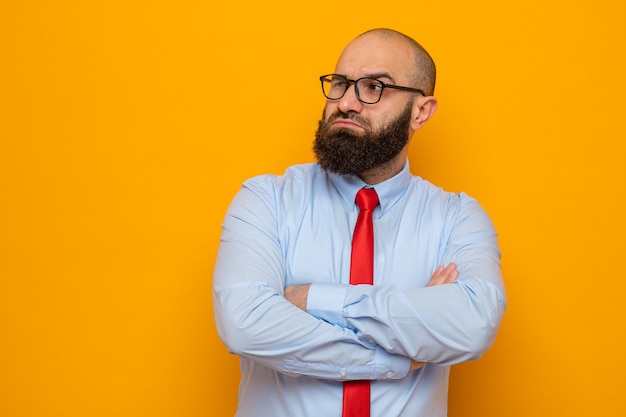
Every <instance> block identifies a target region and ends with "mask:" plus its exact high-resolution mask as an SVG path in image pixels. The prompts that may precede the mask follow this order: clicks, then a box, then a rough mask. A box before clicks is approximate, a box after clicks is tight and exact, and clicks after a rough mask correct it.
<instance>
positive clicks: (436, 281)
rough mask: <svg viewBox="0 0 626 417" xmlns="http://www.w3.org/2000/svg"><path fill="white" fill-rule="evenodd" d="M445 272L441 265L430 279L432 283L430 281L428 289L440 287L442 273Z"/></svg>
mask: <svg viewBox="0 0 626 417" xmlns="http://www.w3.org/2000/svg"><path fill="white" fill-rule="evenodd" d="M442 272H443V266H442V265H439V266H438V267H437V269H435V272H433V275H432V276H431V277H430V281H428V284H427V285H426V286H427V287H432V286H433V285H439V281H440V280H441V279H442V278H441V273H442Z"/></svg>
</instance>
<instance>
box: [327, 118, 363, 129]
mask: <svg viewBox="0 0 626 417" xmlns="http://www.w3.org/2000/svg"><path fill="white" fill-rule="evenodd" d="M331 126H332V127H334V128H336V129H352V130H364V129H363V126H361V125H360V124H358V123H357V122H355V121H353V120H350V119H336V120H334V121H333V122H332V123H331Z"/></svg>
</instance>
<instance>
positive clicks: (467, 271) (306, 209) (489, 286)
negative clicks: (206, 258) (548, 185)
mask: <svg viewBox="0 0 626 417" xmlns="http://www.w3.org/2000/svg"><path fill="white" fill-rule="evenodd" d="M320 80H321V81H322V86H323V92H324V95H325V96H326V98H327V101H326V106H325V109H324V113H323V117H322V120H321V121H320V122H319V128H318V130H317V133H316V137H315V143H314V151H315V154H316V157H317V159H318V163H317V164H305V165H298V166H294V167H291V168H289V169H288V170H287V171H286V172H285V174H284V175H282V176H272V175H264V176H260V177H256V178H253V179H250V180H248V181H247V182H246V183H245V184H244V185H243V188H242V189H241V190H240V192H239V193H238V194H237V196H236V197H235V199H234V200H233V202H232V204H231V206H230V208H229V210H228V213H227V214H226V218H225V221H224V224H223V232H222V238H221V244H220V248H219V253H218V257H217V262H216V267H215V277H214V301H215V313H216V321H217V328H218V332H219V334H220V337H221V338H222V340H223V341H224V343H225V344H226V346H227V347H228V349H229V350H230V351H231V352H233V353H235V354H237V355H239V356H240V357H241V372H242V379H241V385H240V390H239V404H238V410H237V416H241V417H247V416H260V417H302V416H315V417H320V416H323V417H340V416H342V415H343V416H344V417H346V416H351V415H353V414H350V413H351V412H352V411H351V410H352V409H355V408H362V409H363V410H364V411H363V413H364V414H362V415H370V413H371V416H372V417H378V416H381V417H382V416H385V417H388V416H412V417H416V416H420V417H430V416H445V415H446V413H447V390H448V375H449V370H450V365H452V364H455V363H459V362H463V361H467V360H472V359H477V358H478V357H480V356H481V354H482V353H483V352H484V351H485V350H487V349H488V348H489V346H491V344H492V342H493V340H494V338H495V335H496V332H497V330H498V327H499V325H500V322H501V319H502V315H503V312H504V309H505V305H506V302H505V295H504V294H505V293H504V286H503V283H502V277H501V273H500V261H499V259H500V253H499V250H498V244H497V237H496V233H495V231H494V229H493V225H492V223H491V221H490V220H489V218H488V216H487V215H486V214H485V212H484V211H483V210H482V208H481V207H480V206H479V205H478V203H476V201H475V200H473V199H471V198H470V197H468V196H467V195H465V194H459V195H457V194H452V193H447V192H444V191H443V190H441V189H439V188H436V187H434V186H433V185H431V184H429V183H428V182H426V181H424V180H422V179H421V178H419V177H414V176H412V175H411V173H410V171H409V165H408V161H407V149H408V144H409V140H410V138H411V137H412V135H413V133H414V132H415V131H417V130H419V129H420V128H421V127H422V126H423V125H424V124H425V123H426V122H427V121H428V120H429V119H430V118H431V117H432V115H433V114H434V112H435V110H436V107H437V101H436V99H435V98H434V97H433V92H434V86H435V66H434V64H433V62H432V60H431V58H430V56H429V55H428V53H427V52H426V51H425V50H424V49H423V48H422V47H421V46H420V45H419V44H417V43H416V42H415V41H414V40H412V39H411V38H409V37H407V36H405V35H403V34H401V33H399V32H396V31H393V30H389V29H376V30H373V31H369V32H366V33H364V34H362V35H360V36H359V37H357V38H356V39H355V40H353V41H352V42H351V43H350V44H349V45H348V46H347V47H346V48H345V50H344V51H343V53H342V54H341V56H340V58H339V61H338V62H337V66H336V68H335V71H334V74H331V75H327V76H323V77H321V78H320ZM363 188H365V189H366V190H367V189H369V190H368V191H366V193H368V195H371V194H374V195H375V196H376V197H373V198H374V199H375V200H374V203H373V204H372V205H371V207H374V208H373V209H372V208H371V207H364V208H362V209H360V208H359V207H361V202H359V207H357V203H355V198H357V199H358V198H359V197H358V196H359V195H360V194H362V192H361V191H360V190H361V189H363ZM372 189H373V191H375V193H373V191H372ZM360 211H363V213H365V212H369V213H373V216H372V220H371V221H370V223H371V225H373V237H372V236H371V232H369V233H370V235H368V236H369V237H368V238H366V240H367V239H369V240H367V241H368V242H370V243H368V244H369V245H373V255H372V256H373V266H372V268H373V273H372V274H373V285H369V284H367V283H366V284H364V285H353V284H355V282H356V283H358V282H357V281H354V282H353V281H352V274H356V272H354V271H355V270H357V269H358V268H359V266H358V265H361V264H368V263H369V262H370V261H366V262H364V261H361V260H359V259H362V258H359V256H358V255H354V253H352V252H356V251H357V249H353V248H352V244H354V243H352V236H353V233H354V235H355V237H354V240H355V242H356V241H357V240H360V239H361V238H359V239H357V237H356V235H357V232H356V230H355V229H356V228H357V226H355V225H356V223H357V222H358V221H357V217H359V215H360ZM370 215H371V214H370ZM364 216H366V215H365V214H364ZM359 221H360V220H359ZM359 233H361V232H359ZM372 239H373V243H371V242H372ZM358 251H360V249H358ZM359 253H361V252H359ZM351 256H357V258H358V259H357V260H356V261H354V260H353V261H351ZM363 259H364V258H363ZM353 262H354V263H353ZM444 266H445V268H444ZM370 279H371V278H370ZM353 381H359V382H353ZM356 385H360V386H361V388H359V389H365V394H364V395H365V397H363V395H362V392H363V391H361V393H359V394H358V395H357V397H358V400H356V401H355V400H354V399H350V394H346V393H347V392H348V390H349V389H351V388H348V387H350V386H356ZM363 387H365V388H363ZM344 396H345V398H344ZM363 398H365V405H363V404H360V405H356V404H355V403H356V402H359V401H360V402H361V403H362V402H363Z"/></svg>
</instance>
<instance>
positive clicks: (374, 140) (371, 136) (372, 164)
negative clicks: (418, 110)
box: [313, 102, 412, 175]
mask: <svg viewBox="0 0 626 417" xmlns="http://www.w3.org/2000/svg"><path fill="white" fill-rule="evenodd" d="M411 107H412V102H409V103H408V104H407V106H406V108H405V109H404V111H403V112H402V114H401V115H400V116H398V117H397V118H396V119H394V120H391V121H390V122H389V123H387V124H386V125H385V126H383V127H381V128H380V129H378V130H373V129H372V127H371V124H370V123H369V122H368V121H367V120H365V119H364V118H362V117H361V115H359V114H357V113H354V112H348V113H342V112H337V113H335V114H333V115H332V116H330V117H329V118H328V120H324V119H323V118H322V120H320V121H319V124H318V128H317V131H316V132H315V142H314V143H313V151H314V152H315V156H316V157H317V161H318V163H319V165H320V167H322V169H324V170H325V171H329V172H334V173H336V174H342V175H360V174H362V173H364V172H366V171H369V170H371V169H372V168H377V167H382V166H384V165H385V164H387V163H388V162H390V161H391V160H392V159H394V158H395V157H396V156H397V155H398V154H399V153H400V151H401V150H402V149H403V148H404V147H405V146H406V144H407V143H408V142H409V126H410V123H411ZM339 118H343V119H350V120H353V121H355V122H357V123H359V124H360V125H361V127H363V129H364V130H365V132H364V133H360V134H357V133H355V132H354V131H352V130H350V129H343V128H339V129H332V128H331V124H332V122H333V121H335V120H337V119H339Z"/></svg>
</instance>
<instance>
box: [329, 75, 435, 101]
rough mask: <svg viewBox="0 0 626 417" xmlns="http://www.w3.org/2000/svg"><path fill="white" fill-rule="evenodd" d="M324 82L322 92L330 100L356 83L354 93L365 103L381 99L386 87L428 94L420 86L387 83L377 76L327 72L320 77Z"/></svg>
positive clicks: (341, 94) (336, 97)
mask: <svg viewBox="0 0 626 417" xmlns="http://www.w3.org/2000/svg"><path fill="white" fill-rule="evenodd" d="M320 81H321V82H322V92H323V93H324V96H325V97H326V98H327V99H329V100H339V99H340V98H341V97H343V96H344V95H345V94H346V91H348V88H350V86H351V85H352V84H354V93H355V94H356V98H357V99H358V100H359V101H360V102H361V103H365V104H375V103H378V102H379V101H380V98H381V97H382V96H383V90H384V89H385V88H393V89H396V90H403V91H411V92H413V93H419V94H421V95H423V96H426V94H425V93H424V91H423V90H420V89H419V88H411V87H402V86H399V85H393V84H387V83H386V82H383V81H380V80H378V79H376V78H370V77H363V78H359V79H358V80H350V79H348V78H346V77H345V76H343V75H339V74H327V75H322V76H321V77H320Z"/></svg>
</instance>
